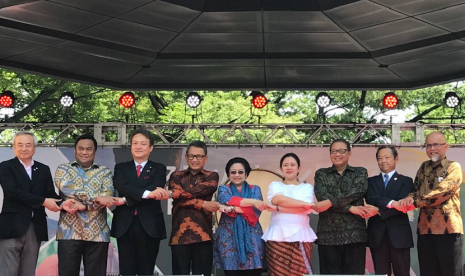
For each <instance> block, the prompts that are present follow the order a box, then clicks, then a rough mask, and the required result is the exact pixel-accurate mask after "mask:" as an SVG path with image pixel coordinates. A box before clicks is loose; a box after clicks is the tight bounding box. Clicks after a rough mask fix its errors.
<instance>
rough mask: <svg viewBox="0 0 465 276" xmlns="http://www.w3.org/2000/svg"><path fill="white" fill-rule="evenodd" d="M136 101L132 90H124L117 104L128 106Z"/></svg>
mask: <svg viewBox="0 0 465 276" xmlns="http://www.w3.org/2000/svg"><path fill="white" fill-rule="evenodd" d="M135 103H136V97H135V96H134V93H132V92H126V93H124V94H123V95H122V96H121V97H120V98H119V104H120V105H122V106H123V107H125V108H130V107H132V106H133V105H134V104H135Z"/></svg>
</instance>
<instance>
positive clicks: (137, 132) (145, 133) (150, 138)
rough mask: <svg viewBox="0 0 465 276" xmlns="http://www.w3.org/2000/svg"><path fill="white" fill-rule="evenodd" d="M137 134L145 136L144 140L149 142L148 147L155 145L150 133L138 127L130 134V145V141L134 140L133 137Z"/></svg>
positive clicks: (153, 137)
mask: <svg viewBox="0 0 465 276" xmlns="http://www.w3.org/2000/svg"><path fill="white" fill-rule="evenodd" d="M137 134H142V135H144V136H145V138H147V139H149V141H150V146H153V145H154V144H155V136H153V134H152V132H150V131H149V130H148V129H146V128H145V127H140V128H136V129H134V131H133V132H132V133H131V140H130V141H131V144H132V139H133V138H134V136H136V135H137Z"/></svg>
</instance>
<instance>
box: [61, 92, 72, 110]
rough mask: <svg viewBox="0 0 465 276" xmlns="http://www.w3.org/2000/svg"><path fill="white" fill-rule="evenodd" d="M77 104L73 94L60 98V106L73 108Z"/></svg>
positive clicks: (67, 93) (66, 93) (65, 94)
mask: <svg viewBox="0 0 465 276" xmlns="http://www.w3.org/2000/svg"><path fill="white" fill-rule="evenodd" d="M74 102H75V98H74V94H73V93H72V92H65V93H63V94H61V96H60V104H61V105H62V106H63V107H71V106H72V105H73V104H74Z"/></svg>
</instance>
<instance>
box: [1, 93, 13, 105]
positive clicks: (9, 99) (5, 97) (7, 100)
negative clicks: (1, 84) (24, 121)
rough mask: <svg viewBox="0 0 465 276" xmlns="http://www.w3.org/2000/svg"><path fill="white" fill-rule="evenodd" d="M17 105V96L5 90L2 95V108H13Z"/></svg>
mask: <svg viewBox="0 0 465 276" xmlns="http://www.w3.org/2000/svg"><path fill="white" fill-rule="evenodd" d="M14 103H15V95H13V92H11V91H8V90H5V91H3V93H2V94H0V106H1V107H12V106H13V104H14Z"/></svg>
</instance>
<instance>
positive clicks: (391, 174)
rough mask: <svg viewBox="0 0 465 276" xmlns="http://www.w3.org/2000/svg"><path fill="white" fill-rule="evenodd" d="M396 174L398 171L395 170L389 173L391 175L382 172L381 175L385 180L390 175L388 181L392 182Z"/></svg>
mask: <svg viewBox="0 0 465 276" xmlns="http://www.w3.org/2000/svg"><path fill="white" fill-rule="evenodd" d="M395 173H396V170H393V171H391V172H389V173H383V172H381V175H382V176H383V180H384V178H385V175H386V174H387V175H388V179H389V180H391V177H392V176H393V175H394V174H395Z"/></svg>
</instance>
